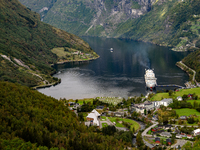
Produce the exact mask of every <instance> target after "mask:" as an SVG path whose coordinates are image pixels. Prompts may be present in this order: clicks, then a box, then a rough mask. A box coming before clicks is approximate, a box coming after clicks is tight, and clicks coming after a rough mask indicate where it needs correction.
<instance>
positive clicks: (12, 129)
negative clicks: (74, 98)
mask: <svg viewBox="0 0 200 150" xmlns="http://www.w3.org/2000/svg"><path fill="white" fill-rule="evenodd" d="M0 89H1V90H0V113H1V115H0V120H1V124H0V149H2V150H5V149H26V150H29V149H32V150H36V149H37V150H38V149H40V150H48V149H50V148H51V150H58V149H61V150H64V149H70V150H83V149H88V150H102V149H124V148H125V147H126V146H128V145H129V146H130V145H131V143H125V142H123V140H122V138H120V140H117V139H116V138H114V137H113V136H108V135H107V136H103V135H102V134H101V133H98V132H97V131H99V130H96V128H95V127H94V126H93V127H90V128H88V127H87V126H85V124H84V123H81V122H80V121H79V120H78V117H77V116H76V114H75V113H74V112H71V111H70V110H69V109H68V106H65V105H64V102H63V101H61V100H60V101H58V100H57V99H54V98H52V97H48V96H46V95H44V94H41V93H39V92H38V91H36V90H31V89H30V88H28V87H27V86H21V85H19V84H14V83H10V82H2V81H0Z"/></svg>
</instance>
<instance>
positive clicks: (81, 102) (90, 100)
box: [67, 98, 93, 105]
mask: <svg viewBox="0 0 200 150" xmlns="http://www.w3.org/2000/svg"><path fill="white" fill-rule="evenodd" d="M67 101H68V102H75V101H76V100H73V99H69V100H67ZM83 101H85V103H88V102H91V103H93V98H84V99H78V103H79V105H83Z"/></svg>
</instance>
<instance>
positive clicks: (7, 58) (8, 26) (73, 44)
mask: <svg viewBox="0 0 200 150" xmlns="http://www.w3.org/2000/svg"><path fill="white" fill-rule="evenodd" d="M0 29H1V30H0V61H1V64H0V80H5V81H11V82H18V83H21V84H24V85H28V86H35V85H43V84H51V83H54V82H56V81H57V79H56V78H52V77H51V76H50V75H51V74H52V73H54V72H55V70H54V69H53V68H52V67H51V64H53V63H56V62H58V61H60V57H58V56H57V55H56V54H54V53H53V52H52V51H51V50H52V49H53V48H56V47H64V48H66V49H67V48H68V49H73V50H79V51H81V52H83V53H91V55H92V56H93V58H97V57H98V55H96V53H94V51H93V50H92V49H91V48H90V46H89V45H88V44H87V43H86V42H84V41H83V40H82V39H80V38H79V37H77V36H75V35H73V34H69V33H67V32H65V31H62V30H60V29H57V28H55V27H52V26H50V25H48V24H46V23H43V22H41V21H40V15H39V14H37V13H35V12H32V11H30V9H27V8H26V7H25V6H23V5H21V4H20V3H19V2H18V1H17V0H10V1H7V0H0ZM62 60H68V57H66V56H63V58H62ZM70 60H71V58H70Z"/></svg>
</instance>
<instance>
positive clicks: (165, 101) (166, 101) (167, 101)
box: [154, 98, 173, 107]
mask: <svg viewBox="0 0 200 150" xmlns="http://www.w3.org/2000/svg"><path fill="white" fill-rule="evenodd" d="M171 103H173V99H172V98H165V99H163V100H161V101H155V102H154V105H155V107H160V106H161V105H163V106H166V107H167V106H169V104H171Z"/></svg>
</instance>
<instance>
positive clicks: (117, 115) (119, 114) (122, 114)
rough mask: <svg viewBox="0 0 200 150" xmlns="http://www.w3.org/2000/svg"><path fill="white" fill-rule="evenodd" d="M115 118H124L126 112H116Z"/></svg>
mask: <svg viewBox="0 0 200 150" xmlns="http://www.w3.org/2000/svg"><path fill="white" fill-rule="evenodd" d="M114 116H115V117H124V112H114Z"/></svg>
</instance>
